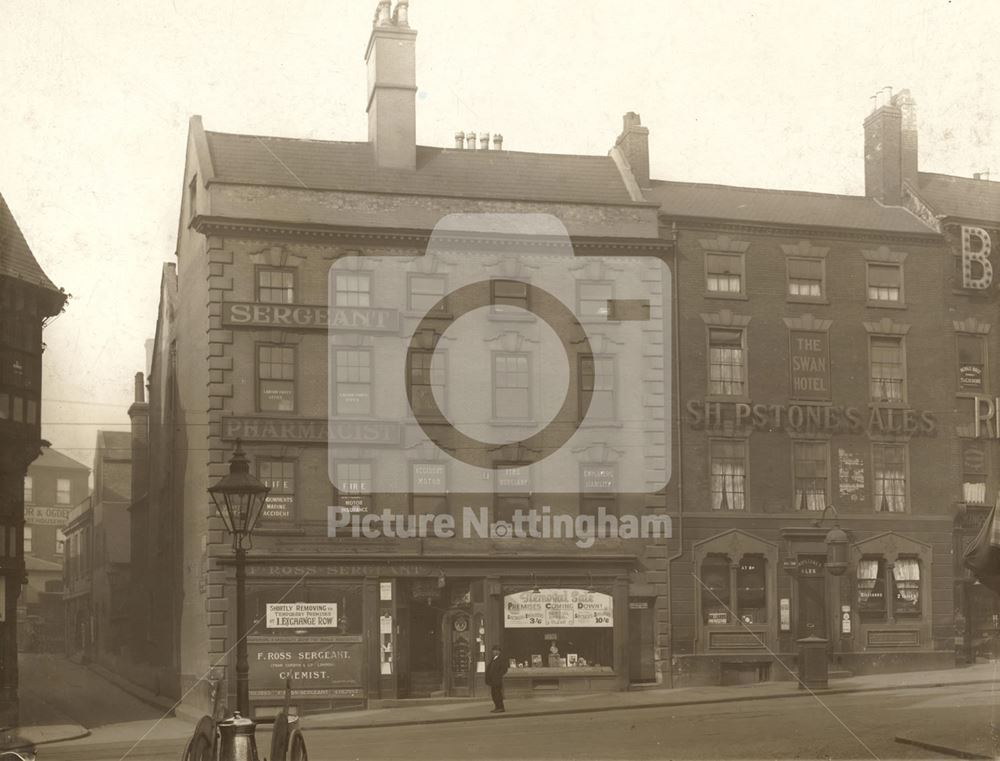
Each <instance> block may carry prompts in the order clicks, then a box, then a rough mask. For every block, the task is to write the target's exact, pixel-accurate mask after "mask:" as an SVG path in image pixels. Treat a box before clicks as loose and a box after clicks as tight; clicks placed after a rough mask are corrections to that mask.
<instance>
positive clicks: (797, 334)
mask: <svg viewBox="0 0 1000 761" xmlns="http://www.w3.org/2000/svg"><path fill="white" fill-rule="evenodd" d="M788 349H789V352H788V353H789V368H790V371H791V381H792V388H791V395H792V398H793V399H829V398H830V340H829V335H828V334H827V333H826V332H818V331H812V330H790V331H789V332H788Z"/></svg>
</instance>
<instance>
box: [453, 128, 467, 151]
mask: <svg viewBox="0 0 1000 761" xmlns="http://www.w3.org/2000/svg"><path fill="white" fill-rule="evenodd" d="M455 147H456V148H458V150H462V149H463V148H464V147H465V133H464V132H461V131H460V132H456V133H455Z"/></svg>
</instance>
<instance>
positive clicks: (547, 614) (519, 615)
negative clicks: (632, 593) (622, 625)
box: [503, 589, 614, 629]
mask: <svg viewBox="0 0 1000 761" xmlns="http://www.w3.org/2000/svg"><path fill="white" fill-rule="evenodd" d="M503 616H504V619H503V620H504V627H505V628H507V629H527V628H556V627H577V628H591V627H612V626H614V605H613V601H612V599H611V595H607V594H603V593H601V592H590V591H588V590H584V589H539V590H529V591H526V592H515V593H513V594H509V595H505V596H504V600H503Z"/></svg>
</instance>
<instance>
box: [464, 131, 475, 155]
mask: <svg viewBox="0 0 1000 761" xmlns="http://www.w3.org/2000/svg"><path fill="white" fill-rule="evenodd" d="M465 147H466V148H468V149H469V150H470V151H474V150H476V132H475V130H470V131H468V132H466V133H465Z"/></svg>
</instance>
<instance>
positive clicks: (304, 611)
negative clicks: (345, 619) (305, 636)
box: [267, 602, 337, 629]
mask: <svg viewBox="0 0 1000 761" xmlns="http://www.w3.org/2000/svg"><path fill="white" fill-rule="evenodd" d="M336 626H337V603H335V602H315V603H310V602H278V603H268V604H267V628H268V629H333V628H336Z"/></svg>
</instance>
